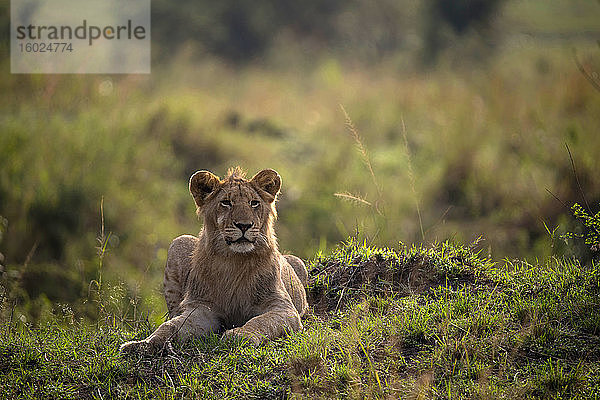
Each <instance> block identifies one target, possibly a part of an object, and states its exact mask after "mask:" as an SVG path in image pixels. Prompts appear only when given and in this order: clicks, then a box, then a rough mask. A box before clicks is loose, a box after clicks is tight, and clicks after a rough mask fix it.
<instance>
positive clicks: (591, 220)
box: [561, 203, 600, 254]
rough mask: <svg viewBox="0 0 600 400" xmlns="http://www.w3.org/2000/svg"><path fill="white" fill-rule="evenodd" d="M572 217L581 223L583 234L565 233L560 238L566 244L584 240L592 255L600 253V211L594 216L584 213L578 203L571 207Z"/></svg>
mask: <svg viewBox="0 0 600 400" xmlns="http://www.w3.org/2000/svg"><path fill="white" fill-rule="evenodd" d="M571 211H572V212H573V216H574V217H575V218H576V219H577V220H578V221H579V222H581V223H582V225H583V227H584V229H585V230H584V232H583V233H578V232H566V233H565V234H564V235H561V238H562V239H563V240H565V242H567V243H568V241H569V240H581V239H583V240H584V243H585V244H586V245H587V246H588V247H589V248H590V250H591V251H592V252H594V253H596V254H597V253H598V251H600V211H599V212H597V213H596V214H594V215H590V214H591V212H588V211H586V210H585V209H584V208H583V207H582V206H581V205H580V204H579V203H575V204H573V206H572V207H571Z"/></svg>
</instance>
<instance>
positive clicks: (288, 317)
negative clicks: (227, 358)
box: [225, 301, 302, 345]
mask: <svg viewBox="0 0 600 400" xmlns="http://www.w3.org/2000/svg"><path fill="white" fill-rule="evenodd" d="M286 303H288V302H286ZM301 329H302V322H301V321H300V315H299V314H298V311H296V308H295V307H294V306H293V304H292V303H291V301H289V304H284V305H280V306H277V307H273V308H271V309H268V310H267V311H266V312H264V313H262V314H260V315H257V316H256V317H254V318H252V319H250V320H249V321H248V322H246V323H245V324H244V325H243V326H241V327H238V328H233V329H229V330H227V331H226V332H225V336H226V337H239V338H245V339H248V340H249V341H250V342H251V343H252V344H254V345H258V344H260V343H262V342H264V341H265V340H267V339H275V338H278V337H281V336H284V335H285V334H287V333H290V332H296V331H299V330H301Z"/></svg>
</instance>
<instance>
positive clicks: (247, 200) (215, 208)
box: [190, 169, 281, 253]
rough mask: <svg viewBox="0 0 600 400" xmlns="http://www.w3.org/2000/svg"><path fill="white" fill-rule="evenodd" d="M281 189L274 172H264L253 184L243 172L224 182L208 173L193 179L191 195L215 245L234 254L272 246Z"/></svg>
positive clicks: (191, 180)
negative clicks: (278, 194)
mask: <svg viewBox="0 0 600 400" xmlns="http://www.w3.org/2000/svg"><path fill="white" fill-rule="evenodd" d="M280 187H281V178H280V177H279V174H277V172H275V171H273V170H264V171H261V172H259V173H258V174H256V175H255V176H254V177H253V178H252V179H250V180H246V179H244V178H243V175H242V173H241V171H240V170H239V169H236V170H234V171H231V172H230V175H229V176H228V177H227V178H225V179H224V180H221V179H219V178H218V177H217V176H215V175H213V174H212V173H210V172H208V171H198V172H196V173H195V174H194V175H193V176H192V178H191V179H190V192H191V193H192V196H193V197H194V201H195V202H196V206H197V207H198V212H199V213H202V214H203V216H204V224H205V229H206V231H207V233H208V234H209V235H211V238H212V241H213V244H214V245H215V247H216V248H217V249H218V250H220V251H222V252H233V253H250V252H253V251H256V250H258V249H261V248H265V247H269V246H272V243H271V242H270V237H271V236H272V235H271V234H270V232H269V230H271V229H272V223H273V219H274V218H275V216H276V215H275V207H274V202H275V199H276V197H277V193H278V192H279V188H280Z"/></svg>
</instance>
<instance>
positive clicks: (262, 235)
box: [120, 167, 308, 353]
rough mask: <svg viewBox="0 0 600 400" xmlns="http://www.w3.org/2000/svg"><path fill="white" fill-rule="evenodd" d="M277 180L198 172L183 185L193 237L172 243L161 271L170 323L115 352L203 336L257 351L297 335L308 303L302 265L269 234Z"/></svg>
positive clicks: (269, 175) (267, 175)
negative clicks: (196, 228) (198, 223)
mask: <svg viewBox="0 0 600 400" xmlns="http://www.w3.org/2000/svg"><path fill="white" fill-rule="evenodd" d="M280 188H281V177H280V176H279V174H278V173H277V172H276V171H274V170H272V169H265V170H263V171H260V172H259V173H257V174H256V175H254V177H252V179H250V180H247V179H245V176H244V173H243V171H242V170H241V169H240V168H239V167H236V168H234V169H230V170H229V172H228V175H227V177H226V178H225V179H220V178H219V177H217V176H216V175H214V174H213V173H211V172H209V171H197V172H196V173H194V174H193V175H192V177H191V178H190V181H189V190H190V193H191V195H192V197H193V198H194V202H195V203H196V213H197V215H198V217H202V218H203V220H204V224H203V227H202V229H201V231H200V233H199V235H198V236H197V237H195V236H191V235H182V236H179V237H177V238H176V239H175V240H173V242H172V243H171V245H170V247H169V250H168V253H167V262H166V266H165V275H164V294H165V300H166V303H167V309H168V318H169V319H168V320H167V321H166V322H164V323H163V324H161V325H160V326H159V327H158V328H157V329H156V330H155V331H154V333H152V334H151V335H150V336H149V337H148V338H146V339H145V340H140V341H131V342H127V343H124V344H123V345H121V348H120V351H121V352H124V353H127V352H134V351H156V350H159V349H161V348H162V347H163V346H164V345H165V344H166V343H167V342H170V341H173V340H175V341H178V342H185V341H187V340H189V339H191V338H197V337H201V336H204V335H207V334H209V333H221V332H224V336H225V337H231V338H239V339H246V340H248V341H249V342H250V343H252V344H255V345H258V344H260V343H262V342H264V341H265V340H268V339H273V338H277V337H280V336H283V335H285V334H286V333H288V332H294V331H298V330H301V329H302V322H301V320H300V318H301V317H302V316H303V315H304V314H305V313H306V310H307V308H308V304H307V301H306V291H305V288H304V286H305V285H306V280H307V275H308V274H307V271H306V267H305V265H304V262H303V261H302V260H300V259H299V258H298V257H295V256H293V255H282V254H281V253H280V252H279V249H278V244H277V239H276V237H275V232H274V227H273V225H274V222H275V219H276V218H277V211H276V209H275V202H276V200H277V195H278V194H279V189H280Z"/></svg>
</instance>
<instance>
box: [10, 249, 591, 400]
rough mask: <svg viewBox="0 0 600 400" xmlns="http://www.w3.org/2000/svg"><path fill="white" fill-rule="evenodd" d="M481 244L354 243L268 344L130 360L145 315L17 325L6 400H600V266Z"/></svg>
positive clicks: (213, 346) (329, 261) (319, 264)
mask: <svg viewBox="0 0 600 400" xmlns="http://www.w3.org/2000/svg"><path fill="white" fill-rule="evenodd" d="M474 247H477V244H473V245H472V246H471V247H464V246H455V245H452V244H450V243H448V242H444V243H440V244H436V245H434V246H432V247H429V248H423V247H410V248H408V247H406V246H402V245H401V246H400V247H399V248H396V249H390V248H375V247H370V246H368V245H366V244H365V243H362V242H359V241H357V240H356V239H351V240H349V241H348V242H346V243H344V244H342V245H341V246H340V247H339V248H338V249H337V250H336V251H335V252H333V253H332V254H331V255H328V256H319V257H317V258H316V259H315V260H314V261H313V263H312V265H311V278H310V285H309V292H310V293H311V294H312V297H313V301H314V302H315V306H314V309H313V313H312V314H311V315H310V316H309V317H307V318H306V319H305V330H304V331H303V332H300V333H297V334H294V335H292V336H289V337H287V338H284V339H281V340H277V341H274V342H270V343H268V344H266V345H264V346H261V347H258V348H255V347H253V346H251V345H249V344H247V343H236V342H231V341H225V340H220V339H219V337H218V336H210V337H208V338H206V339H203V340H199V341H197V342H195V343H191V344H189V345H186V346H174V347H171V348H168V349H166V350H165V351H164V353H163V354H161V355H159V356H154V357H149V356H133V357H130V358H121V357H120V356H119V355H118V346H119V344H120V343H122V342H123V341H125V340H127V339H132V338H141V337H145V336H146V335H147V334H148V333H149V328H150V327H149V326H148V325H147V324H145V323H144V322H143V320H142V321H138V322H140V324H139V325H138V326H137V327H136V328H134V329H133V330H130V329H124V328H125V326H124V325H122V324H120V323H118V322H116V321H112V322H109V321H108V320H104V321H100V322H99V323H98V324H97V325H96V326H88V325H86V324H84V323H82V322H80V321H78V320H76V319H74V317H73V314H72V313H71V312H70V311H69V310H63V311H62V312H60V313H57V315H56V316H55V319H54V320H53V322H51V323H48V324H47V325H43V326H41V327H39V328H37V329H32V328H31V327H30V325H29V324H24V323H22V322H20V321H18V320H11V321H9V323H8V324H6V325H5V326H4V327H3V332H2V335H0V365H1V366H2V368H0V371H1V372H0V383H1V384H2V388H3V390H2V396H4V398H15V397H18V398H106V397H120V398H157V397H160V398H181V397H182V396H183V397H188V398H195V397H202V398H242V397H243V398H271V399H281V398H287V397H288V396H298V397H307V398H338V397H348V398H388V397H389V398H398V397H400V398H440V399H451V398H461V399H464V398H532V399H534V398H579V399H591V398H597V397H598V396H599V395H600V315H598V312H597V310H598V309H599V307H600V268H599V267H598V265H597V264H594V265H592V266H587V267H584V266H582V265H580V264H578V263H577V262H576V261H573V260H565V259H553V260H551V261H549V262H548V263H545V264H542V265H531V264H528V263H525V262H518V261H514V262H506V263H502V264H496V263H493V262H491V261H490V260H489V259H488V258H486V257H482V256H481V255H479V254H478V253H477V252H474V250H473V248H474ZM324 271H327V273H326V274H324ZM348 275H350V277H349V279H346V278H347V277H348ZM359 275H360V279H357V277H358V276H359ZM345 277H346V278H345ZM392 278H393V280H392ZM318 299H320V300H322V301H318Z"/></svg>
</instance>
